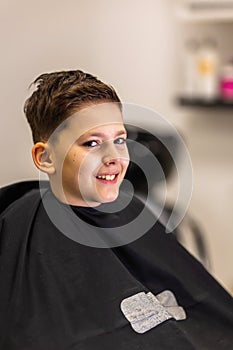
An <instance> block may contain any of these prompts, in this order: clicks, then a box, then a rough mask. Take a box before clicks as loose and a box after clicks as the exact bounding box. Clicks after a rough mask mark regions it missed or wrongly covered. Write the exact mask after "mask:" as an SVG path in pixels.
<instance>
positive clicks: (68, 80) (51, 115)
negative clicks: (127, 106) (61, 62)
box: [24, 70, 120, 143]
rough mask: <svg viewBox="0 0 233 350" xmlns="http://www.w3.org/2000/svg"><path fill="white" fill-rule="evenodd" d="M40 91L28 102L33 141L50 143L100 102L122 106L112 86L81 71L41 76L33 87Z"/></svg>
mask: <svg viewBox="0 0 233 350" xmlns="http://www.w3.org/2000/svg"><path fill="white" fill-rule="evenodd" d="M33 84H34V85H35V86H36V90H35V91H34V92H33V94H32V95H31V96H30V97H29V98H28V99H27V100H26V102H25V104H24V113H25V115H26V118H27V120H28V123H29V124H30V127H31V130H32V136H33V141H34V142H35V143H36V142H39V141H47V140H48V139H49V137H50V135H51V134H52V133H53V131H54V130H56V128H57V127H58V126H59V125H60V124H61V123H62V122H63V121H64V120H65V119H67V118H68V117H70V116H71V115H72V114H74V113H75V112H77V111H78V110H79V109H81V108H82V107H84V106H85V105H88V104H93V103H95V102H97V101H103V102H104V101H106V102H108V101H110V102H118V103H120V99H119V97H118V96H117V93H116V92H115V90H114V89H113V87H112V86H110V85H107V84H105V83H103V82H102V81H100V80H99V79H97V78H96V77H94V76H93V75H91V74H89V73H84V72H82V71H80V70H72V71H61V72H53V73H45V74H41V75H40V76H39V77H37V78H36V79H35V81H34V82H33V83H32V84H31V85H33Z"/></svg>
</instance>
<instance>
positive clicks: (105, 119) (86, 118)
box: [68, 103, 123, 137]
mask: <svg viewBox="0 0 233 350" xmlns="http://www.w3.org/2000/svg"><path fill="white" fill-rule="evenodd" d="M112 124H113V125H123V117H122V113H121V110H120V108H119V104H117V103H116V104H115V103H102V104H97V105H94V106H89V107H86V108H84V109H82V110H80V111H78V112H77V113H75V114H73V115H72V116H71V117H69V119H68V129H69V131H71V132H72V131H74V132H75V134H76V137H80V136H81V135H83V134H85V133H87V132H88V131H90V130H92V129H95V128H100V129H101V127H103V126H106V125H112Z"/></svg>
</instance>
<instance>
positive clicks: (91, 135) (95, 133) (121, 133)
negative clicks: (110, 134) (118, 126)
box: [86, 129, 127, 137]
mask: <svg viewBox="0 0 233 350" xmlns="http://www.w3.org/2000/svg"><path fill="white" fill-rule="evenodd" d="M126 134H127V132H126V130H124V129H123V130H119V131H118V132H117V133H116V134H115V136H120V135H126ZM86 136H87V137H104V136H105V134H104V133H102V132H94V133H93V134H88V135H86Z"/></svg>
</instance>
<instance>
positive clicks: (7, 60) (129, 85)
mask: <svg viewBox="0 0 233 350" xmlns="http://www.w3.org/2000/svg"><path fill="white" fill-rule="evenodd" d="M172 3H173V2H172V1H170V0H156V1H155V0H147V1H144V2H140V1H133V0H118V1H109V0H108V1H107V0H96V1H93V0H69V1H61V0H60V1H59V0H49V1H45V0H41V1H35V0H21V1H16V0H14V1H13V0H2V1H1V13H0V29H1V31H0V32H1V68H0V69H1V80H0V89H1V112H2V115H1V119H0V146H1V150H2V156H1V172H0V186H3V185H6V184H8V183H11V182H14V181H18V180H22V179H30V178H36V177H37V176H38V173H37V170H35V168H34V166H33V164H32V161H31V155H30V148H31V145H32V141H31V135H30V130H29V128H28V126H27V123H26V120H25V117H24V115H23V111H22V106H23V102H24V101H25V99H26V97H27V96H28V91H27V87H28V85H29V83H30V82H31V81H32V80H33V79H34V78H35V77H36V76H38V75H39V74H40V73H43V72H48V71H54V70H61V69H76V68H77V69H83V70H86V71H88V72H90V73H93V74H96V75H97V76H99V77H100V78H101V79H103V80H104V81H106V82H109V83H111V84H112V85H113V86H114V87H115V88H116V89H117V91H118V92H119V94H120V96H121V98H122V100H123V101H124V102H133V103H137V104H139V105H145V106H148V107H152V108H154V109H156V110H157V111H158V112H159V113H161V114H162V115H164V116H166V118H167V119H169V120H171V121H173V122H174V123H175V125H177V126H178V127H179V129H180V130H181V131H182V133H183V134H184V136H185V139H186V141H187V144H188V146H189V149H190V152H191V157H192V159H193V163H194V179H195V187H194V194H193V201H192V204H191V209H190V210H191V211H192V212H194V214H195V216H196V217H197V218H198V219H199V222H200V223H201V224H202V225H203V226H204V229H205V231H206V234H207V239H208V242H209V245H210V255H211V260H212V262H213V264H212V265H213V272H214V274H215V275H216V277H217V278H218V279H219V280H221V281H222V283H223V284H225V286H227V287H228V288H231V286H232V285H233V276H232V272H231V269H230V266H232V262H233V261H232V254H231V247H232V237H231V234H230V232H231V231H232V222H230V215H231V209H230V208H231V206H232V204H231V198H232V192H233V184H232V180H231V177H229V176H228V177H227V176H226V174H229V171H231V170H232V167H231V166H228V167H226V163H227V164H229V159H230V158H229V157H230V156H232V153H231V152H230V151H229V149H228V148H229V145H231V146H232V144H231V139H232V137H231V135H232V134H231V133H232V123H231V122H229V118H228V117H224V118H225V119H224V120H225V121H226V123H229V127H227V128H225V127H224V128H223V127H222V131H221V132H222V137H221V142H220V141H219V137H218V136H219V135H218V133H219V121H217V122H216V120H219V117H218V116H216V117H215V122H214V124H213V123H212V120H210V117H207V119H206V118H205V117H204V116H203V118H202V117H201V116H200V115H199V116H198V118H197V121H198V122H197V123H196V121H195V120H194V117H193V116H192V115H191V117H189V115H190V114H192V113H190V112H189V111H188V112H186V111H185V112H183V111H181V110H180V109H178V108H175V107H174V105H173V103H172V97H173V93H174V90H175V87H176V80H175V78H177V71H179V69H180V67H179V60H178V57H177V55H176V54H177V48H178V47H179V45H180V44H179V38H180V37H181V36H182V34H181V33H180V31H179V28H177V24H176V21H175V20H174V17H173V12H172V11H173V7H172V6H171V5H172ZM232 120H233V119H232ZM202 122H203V124H202ZM220 124H221V123H220ZM225 129H226V130H225ZM225 135H226V138H225ZM210 140H211V141H210ZM210 142H211V144H212V146H213V147H215V149H218V145H220V146H222V145H223V146H224V150H225V151H224V154H225V155H226V157H225V160H224V161H223V163H222V164H221V171H220V168H219V162H220V161H221V159H222V158H221V155H222V153H221V155H220V154H219V157H218V158H217V159H216V158H214V159H213V157H211V155H212V150H213V148H212V146H210ZM208 147H210V148H208ZM226 150H228V151H229V153H227V154H226V152H227V151H226ZM231 159H232V158H231ZM226 179H227V181H226ZM222 190H223V191H222ZM230 193H231V195H230ZM219 199H220V200H219Z"/></svg>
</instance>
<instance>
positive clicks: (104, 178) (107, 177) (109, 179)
mask: <svg viewBox="0 0 233 350" xmlns="http://www.w3.org/2000/svg"><path fill="white" fill-rule="evenodd" d="M118 175H119V173H117V174H103V175H97V176H96V179H97V180H99V181H101V182H104V183H116V182H117V177H118Z"/></svg>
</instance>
